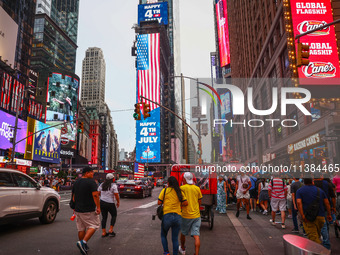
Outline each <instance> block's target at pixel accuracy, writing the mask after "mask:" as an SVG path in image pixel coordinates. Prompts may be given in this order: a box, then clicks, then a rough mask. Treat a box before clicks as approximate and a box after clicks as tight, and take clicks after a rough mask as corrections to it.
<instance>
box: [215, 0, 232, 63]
mask: <svg viewBox="0 0 340 255" xmlns="http://www.w3.org/2000/svg"><path fill="white" fill-rule="evenodd" d="M216 17H217V30H218V45H219V50H220V64H221V67H223V66H226V65H228V64H230V45H229V29H228V11H227V0H220V1H219V2H218V3H217V4H216Z"/></svg>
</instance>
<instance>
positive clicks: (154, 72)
mask: <svg viewBox="0 0 340 255" xmlns="http://www.w3.org/2000/svg"><path fill="white" fill-rule="evenodd" d="M159 39H160V36H159V34H158V33H157V34H142V35H138V36H137V102H138V103H142V102H144V103H148V104H150V117H148V118H147V119H145V120H144V118H143V115H142V119H141V120H138V121H136V161H137V162H139V163H159V162H161V141H160V139H161V137H160V136H161V135H160V134H161V131H160V107H159V106H158V105H156V104H154V103H152V102H149V101H147V100H145V99H143V98H141V96H143V97H146V98H148V99H150V100H152V101H154V102H156V103H158V104H159V103H160V48H159ZM141 112H142V109H141Z"/></svg>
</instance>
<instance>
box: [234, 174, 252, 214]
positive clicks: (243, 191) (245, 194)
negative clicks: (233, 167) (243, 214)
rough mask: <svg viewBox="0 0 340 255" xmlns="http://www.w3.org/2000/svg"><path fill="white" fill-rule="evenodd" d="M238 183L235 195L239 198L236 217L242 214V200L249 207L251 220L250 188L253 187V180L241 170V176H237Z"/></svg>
mask: <svg viewBox="0 0 340 255" xmlns="http://www.w3.org/2000/svg"><path fill="white" fill-rule="evenodd" d="M236 180H237V183H236V191H235V193H236V194H235V196H236V198H237V205H236V207H237V212H236V217H238V216H240V207H241V202H242V203H243V204H244V205H245V206H246V209H247V219H248V220H251V218H250V216H249V199H250V195H249V189H250V188H251V181H250V178H249V176H247V175H245V173H244V172H241V174H240V175H239V176H237V178H236Z"/></svg>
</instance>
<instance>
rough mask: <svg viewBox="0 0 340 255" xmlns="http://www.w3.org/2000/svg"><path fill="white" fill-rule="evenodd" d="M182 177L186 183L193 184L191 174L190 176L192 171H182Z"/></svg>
mask: <svg viewBox="0 0 340 255" xmlns="http://www.w3.org/2000/svg"><path fill="white" fill-rule="evenodd" d="M183 177H184V179H185V180H186V182H187V183H188V184H194V181H193V178H194V177H193V176H192V173H190V172H185V173H184V176H183Z"/></svg>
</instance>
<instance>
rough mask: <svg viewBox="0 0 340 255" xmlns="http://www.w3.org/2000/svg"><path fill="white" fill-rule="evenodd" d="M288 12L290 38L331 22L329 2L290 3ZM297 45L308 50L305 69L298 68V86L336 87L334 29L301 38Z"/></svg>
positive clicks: (339, 69)
mask: <svg viewBox="0 0 340 255" xmlns="http://www.w3.org/2000/svg"><path fill="white" fill-rule="evenodd" d="M291 12H292V21H293V28H294V36H297V35H299V34H302V33H305V32H307V31H310V30H312V29H314V28H317V27H320V26H322V25H324V24H326V23H330V22H333V21H334V20H333V14H332V6H331V1H330V0H318V1H316V0H314V1H311V0H291ZM300 42H302V43H304V44H308V45H309V46H310V52H309V53H310V56H309V60H310V63H309V65H308V66H303V67H300V68H298V72H299V78H300V85H323V84H325V85H326V84H327V85H334V84H337V82H336V80H337V79H336V80H335V78H340V66H339V57H338V49H337V44H336V38H335V30H334V26H330V27H328V28H325V29H323V30H320V31H317V32H314V33H311V34H308V35H306V36H302V37H301V38H300ZM296 48H297V44H296ZM296 50H297V49H296Z"/></svg>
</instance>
